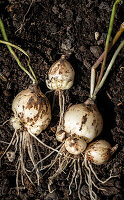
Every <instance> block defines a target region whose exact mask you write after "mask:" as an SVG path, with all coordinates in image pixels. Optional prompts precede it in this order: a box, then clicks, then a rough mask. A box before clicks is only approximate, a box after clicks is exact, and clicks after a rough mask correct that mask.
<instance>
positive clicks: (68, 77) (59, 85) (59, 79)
mask: <svg viewBox="0 0 124 200" xmlns="http://www.w3.org/2000/svg"><path fill="white" fill-rule="evenodd" d="M74 76H75V72H74V69H73V67H72V66H71V64H70V63H69V62H68V61H67V60H66V59H65V56H64V55H63V56H61V58H60V59H59V60H58V61H57V62H55V63H54V64H53V65H52V66H51V67H50V69H49V72H48V80H46V85H47V87H48V88H49V89H51V90H67V89H69V88H70V87H72V85H73V82H74Z"/></svg>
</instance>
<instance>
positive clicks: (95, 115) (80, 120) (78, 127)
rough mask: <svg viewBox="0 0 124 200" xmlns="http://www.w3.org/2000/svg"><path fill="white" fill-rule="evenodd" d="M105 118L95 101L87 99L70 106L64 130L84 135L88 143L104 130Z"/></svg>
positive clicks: (65, 117)
mask: <svg viewBox="0 0 124 200" xmlns="http://www.w3.org/2000/svg"><path fill="white" fill-rule="evenodd" d="M102 128H103V119H102V116H101V114H100V113H99V111H98V109H97V107H96V105H95V104H94V103H91V102H90V103H89V101H86V102H85V103H83V104H76V105H72V106H71V107H69V108H68V109H67V110H66V111H65V114H64V131H66V132H67V133H68V134H70V135H73V134H75V135H77V136H79V137H83V138H84V139H85V141H86V142H87V143H89V142H91V141H92V140H93V139H94V138H96V137H97V136H98V135H99V134H100V133H101V131H102Z"/></svg>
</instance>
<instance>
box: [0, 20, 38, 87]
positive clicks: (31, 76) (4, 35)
mask: <svg viewBox="0 0 124 200" xmlns="http://www.w3.org/2000/svg"><path fill="white" fill-rule="evenodd" d="M0 29H1V33H2V36H3V38H4V40H5V41H2V40H0V43H2V44H6V46H7V48H8V49H9V51H10V53H11V54H12V56H13V57H14V59H15V60H16V62H17V63H18V65H19V66H20V68H21V69H22V70H23V71H24V72H25V73H26V74H27V75H28V76H29V77H30V78H31V80H32V81H33V84H36V83H37V78H36V76H35V74H34V72H33V69H32V68H31V66H30V57H29V55H28V54H27V53H26V52H25V51H24V50H23V49H21V48H20V47H18V46H16V45H14V44H12V43H10V42H8V38H7V35H6V32H5V28H4V24H3V22H2V20H1V19H0ZM12 47H13V48H16V49H17V50H19V51H21V52H22V53H23V54H24V55H25V56H27V58H28V61H27V65H28V67H29V69H30V71H31V73H30V72H28V70H26V69H25V67H24V66H23V65H22V64H21V62H20V60H19V58H18V57H17V55H16V54H15V52H14V51H13V49H12ZM31 74H32V75H31Z"/></svg>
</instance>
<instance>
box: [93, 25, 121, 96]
mask: <svg viewBox="0 0 124 200" xmlns="http://www.w3.org/2000/svg"><path fill="white" fill-rule="evenodd" d="M123 32H124V22H123V23H122V24H121V26H120V29H119V30H118V31H117V33H116V35H115V36H114V38H113V40H112V42H111V43H110V44H109V48H108V52H109V51H110V50H111V48H112V47H113V46H114V44H115V43H116V42H117V40H118V39H119V37H120V36H121V34H122V33H123ZM104 55H105V51H104V52H103V53H102V54H101V56H100V57H99V58H98V59H97V61H96V62H95V63H94V65H93V66H92V68H91V74H92V75H91V81H90V97H91V98H92V95H93V92H94V87H95V70H96V68H97V67H98V66H99V64H100V63H101V62H102V60H103V59H104Z"/></svg>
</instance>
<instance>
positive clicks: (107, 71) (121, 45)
mask: <svg viewBox="0 0 124 200" xmlns="http://www.w3.org/2000/svg"><path fill="white" fill-rule="evenodd" d="M123 47H124V40H123V41H122V42H121V44H120V45H119V47H118V48H117V50H116V51H115V53H114V55H113V57H112V59H111V61H110V64H109V66H108V67H107V69H106V72H105V74H104V76H103V77H102V80H101V81H100V83H99V85H98V86H97V87H96V88H95V91H94V93H93V96H92V99H93V100H95V99H96V95H97V93H98V92H99V90H100V89H101V88H102V86H103V84H104V82H105V80H106V78H107V76H108V74H109V72H110V70H111V68H112V66H113V64H114V62H115V59H116V57H117V55H118V54H119V52H120V50H121V49H122V48H123Z"/></svg>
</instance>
